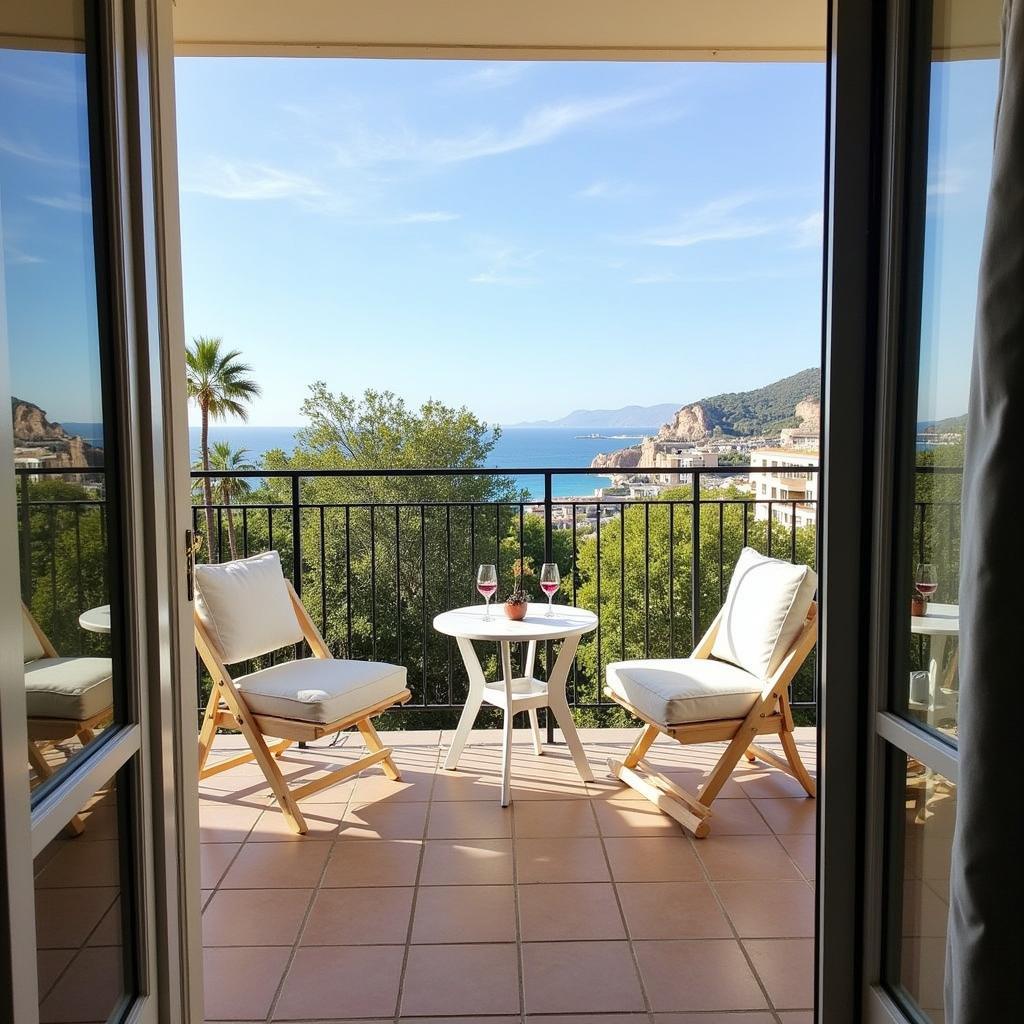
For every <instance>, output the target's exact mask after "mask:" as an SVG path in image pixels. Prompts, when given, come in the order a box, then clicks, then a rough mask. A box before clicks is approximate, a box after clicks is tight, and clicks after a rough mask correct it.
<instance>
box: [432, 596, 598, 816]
mask: <svg viewBox="0 0 1024 1024" xmlns="http://www.w3.org/2000/svg"><path fill="white" fill-rule="evenodd" d="M547 610H548V606H547V605H546V604H530V605H528V606H527V611H526V618H524V619H522V620H521V621H519V622H515V621H513V620H512V619H510V618H508V617H507V616H506V615H505V611H504V608H503V607H502V606H501V605H500V604H499V605H497V606H496V607H492V609H491V618H490V621H489V622H488V621H487V620H486V619H484V606H483V605H473V606H472V607H469V608H456V609H455V610H454V611H450V612H442V613H441V614H440V615H438V616H437V617H436V618H435V619H434V629H436V630H437V631H438V632H439V633H445V634H446V635H448V636H453V637H455V639H456V640H457V641H458V644H459V651H460V652H461V654H462V660H463V662H464V663H465V665H466V672H467V673H468V674H469V695H468V696H467V697H466V706H465V708H463V711H462V717H461V718H460V719H459V725H458V728H457V729H456V730H455V738H454V739H453V740H452V745H451V747H450V748H449V750H448V756H447V758H446V759H445V762H444V766H445V768H446V769H448V770H449V771H454V770H455V768H457V767H458V764H459V758H460V757H461V756H462V750H463V748H464V747H465V745H466V740H467V739H468V738H469V731H470V729H472V728H473V723H474V722H475V721H476V716H477V713H478V712H479V711H480V705H481V704H482V703H483V702H484V701H486V702H487V703H488V704H493V705H494V706H495V707H499V708H502V709H503V710H504V712H505V720H504V730H503V732H504V743H503V746H502V774H501V806H502V807H507V806H508V804H509V800H510V783H511V769H512V719H513V716H514V715H515V714H516V712H519V711H527V712H529V716H530V725H531V726H532V728H533V748H534V752H535V753H536V754H541V753H542V750H541V745H540V730H539V729H538V726H537V708H541V707H548V708H550V709H551V711H552V713H553V714H554V716H555V720H556V721H557V722H558V725H559V727H560V728H561V730H562V735H563V736H564V737H565V742H566V745H567V746H568V748H569V751H570V752H571V753H572V759H573V761H574V762H575V764H576V770H577V771H578V772H579V775H580V778H581V779H582V780H583V781H584V782H593V781H594V774H593V772H592V771H591V770H590V765H589V763H588V762H587V757H586V754H585V753H584V752H583V744H582V743H580V738H579V736H578V735H577V733H576V726H575V723H574V722H573V720H572V715H571V713H570V712H569V702H568V701H567V700H566V697H565V682H566V679H567V678H568V676H569V668H570V666H571V665H572V662H573V658H575V657H576V648H577V647H578V646H579V642H580V637H582V636H583V635H584V634H585V633H589V632H590V631H591V630H593V629H596V628H597V616H596V615H595V614H594V613H593V612H588V611H586V610H585V609H583V608H573V607H571V606H569V605H562V604H556V605H555V606H554V608H553V611H554V613H555V615H554V618H550V619H549V618H547V617H546V613H547ZM474 640H484V641H488V642H492V643H497V644H498V646H499V649H500V654H501V672H502V678H501V679H499V680H496V681H493V682H488V681H487V679H486V677H485V676H484V671H483V668H482V667H481V665H480V659H479V658H478V657H477V655H476V651H475V650H474V648H473V641H474ZM545 640H561V641H562V646H561V648H560V650H559V652H558V657H557V658H556V659H555V664H554V666H553V667H552V668H551V670H550V672H549V674H548V678H547V680H546V681H545V680H541V679H538V678H537V677H536V676H535V675H534V662H535V660H536V655H537V644H538V643H541V642H543V641H545ZM514 643H525V644H527V645H528V646H527V652H526V664H525V666H524V669H525V671H524V674H523V675H522V676H518V677H516V676H513V675H512V644H514Z"/></svg>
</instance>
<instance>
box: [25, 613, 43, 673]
mask: <svg viewBox="0 0 1024 1024" xmlns="http://www.w3.org/2000/svg"><path fill="white" fill-rule="evenodd" d="M21 645H22V647H23V648H24V654H25V659H24V660H25V664H26V665H27V664H28V663H29V662H30V661H38V660H39V659H40V658H42V657H44V656H45V654H46V651H44V650H43V645H42V644H41V643H40V642H39V637H38V636H36V631H35V630H34V629H33V628H32V623H31V622H30V621H29V618H28V612H27V611H26V610H25V606H24V605H22V606H21Z"/></svg>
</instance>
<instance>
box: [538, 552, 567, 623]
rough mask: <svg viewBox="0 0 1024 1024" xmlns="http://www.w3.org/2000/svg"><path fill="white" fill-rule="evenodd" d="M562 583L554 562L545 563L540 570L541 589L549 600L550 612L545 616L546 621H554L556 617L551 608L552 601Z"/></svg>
mask: <svg viewBox="0 0 1024 1024" xmlns="http://www.w3.org/2000/svg"><path fill="white" fill-rule="evenodd" d="M561 582H562V581H561V579H560V578H559V575H558V566H557V565H555V563H554V562H545V563H544V565H543V566H541V570H540V589H541V590H543V591H544V593H545V594H546V595H547V599H548V610H547V612H545V614H544V617H545V618H546V619H553V618H554V617H555V613H554V611H553V610H552V608H551V601H552V599H553V598H554V596H555V594H557V593H558V587H559V585H560V584H561Z"/></svg>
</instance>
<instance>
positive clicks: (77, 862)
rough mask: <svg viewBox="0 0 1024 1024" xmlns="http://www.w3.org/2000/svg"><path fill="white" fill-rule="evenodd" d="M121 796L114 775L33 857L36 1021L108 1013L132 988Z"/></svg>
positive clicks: (52, 1022)
mask: <svg viewBox="0 0 1024 1024" xmlns="http://www.w3.org/2000/svg"><path fill="white" fill-rule="evenodd" d="M123 800H124V794H123V792H121V791H120V790H119V789H118V787H117V785H116V784H115V782H114V780H111V781H110V782H109V783H108V784H107V785H106V786H104V787H103V788H102V789H100V790H99V791H98V792H97V793H95V794H94V795H93V797H92V798H91V799H90V800H89V802H88V804H86V806H85V807H84V808H83V809H82V811H81V813H79V814H78V815H76V816H75V817H74V818H73V819H72V820H71V822H70V823H69V824H68V827H67V828H66V829H65V830H64V832H63V833H61V834H60V835H59V836H58V837H57V838H56V839H54V840H53V841H52V842H51V843H49V844H48V845H47V846H46V848H45V849H44V850H43V851H42V852H41V853H40V854H39V856H38V857H36V859H35V864H34V869H35V898H36V957H37V962H38V967H39V1020H40V1024H58V1022H59V1024H70V1022H75V1024H78V1022H86V1021H88V1022H93V1021H106V1020H108V1019H110V1018H111V1017H112V1016H113V1014H114V1011H115V1010H117V1009H118V1007H119V1006H120V1005H121V1004H122V1002H123V1001H124V999H125V996H126V993H127V992H129V991H131V989H133V988H134V984H131V985H129V984H128V983H127V982H128V979H129V978H131V976H132V975H131V968H130V967H129V966H128V961H126V959H125V951H126V948H127V947H128V946H129V944H128V943H126V942H125V934H126V926H125V921H126V918H125V906H126V903H127V900H126V899H125V898H123V897H125V896H126V894H127V893H128V892H130V888H129V885H128V882H127V879H125V877H124V874H123V867H122V858H123V856H124V854H125V852H126V849H125V848H126V847H127V845H128V843H129V837H128V836H126V835H124V834H123V833H122V832H121V830H120V827H119V817H120V813H121V811H122V807H121V804H122V803H123Z"/></svg>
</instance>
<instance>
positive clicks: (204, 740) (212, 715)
mask: <svg viewBox="0 0 1024 1024" xmlns="http://www.w3.org/2000/svg"><path fill="white" fill-rule="evenodd" d="M219 705H220V698H219V697H218V696H217V687H216V686H215V687H214V688H213V693H211V694H210V699H209V700H208V701H207V702H206V711H205V712H204V713H203V725H202V728H200V730H199V774H200V776H202V774H203V769H204V768H205V767H206V759H207V758H208V757H209V756H210V750H211V749H212V748H213V739H214V737H215V736H216V735H217V708H218V706H219Z"/></svg>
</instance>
